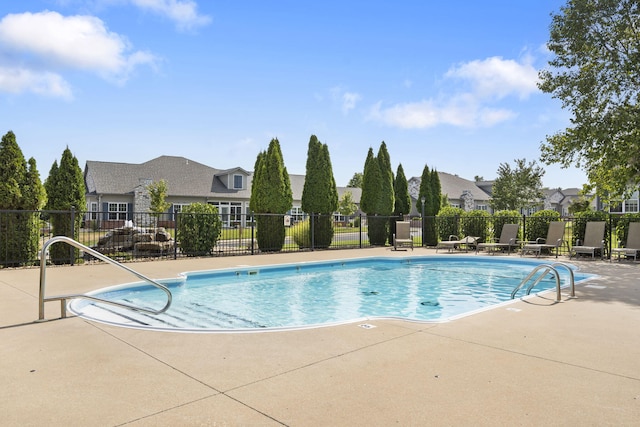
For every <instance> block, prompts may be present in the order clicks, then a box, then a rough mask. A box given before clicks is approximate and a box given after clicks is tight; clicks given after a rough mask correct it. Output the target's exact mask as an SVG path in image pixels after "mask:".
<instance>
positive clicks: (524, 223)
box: [522, 214, 527, 240]
mask: <svg viewBox="0 0 640 427" xmlns="http://www.w3.org/2000/svg"><path fill="white" fill-rule="evenodd" d="M522 239H523V240H527V216H526V215H525V214H522Z"/></svg>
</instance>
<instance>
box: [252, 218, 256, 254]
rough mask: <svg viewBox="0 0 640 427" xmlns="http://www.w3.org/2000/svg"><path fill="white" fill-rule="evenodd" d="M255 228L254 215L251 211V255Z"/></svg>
mask: <svg viewBox="0 0 640 427" xmlns="http://www.w3.org/2000/svg"><path fill="white" fill-rule="evenodd" d="M255 229H256V217H255V215H254V214H253V212H251V255H253V254H254V253H253V245H254V242H255V241H256V239H255Z"/></svg>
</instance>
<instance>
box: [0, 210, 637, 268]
mask: <svg viewBox="0 0 640 427" xmlns="http://www.w3.org/2000/svg"><path fill="white" fill-rule="evenodd" d="M181 215H194V214H181V213H175V214H172V215H168V214H163V215H160V216H154V215H153V214H150V213H126V214H125V215H124V216H120V213H116V214H115V215H114V213H113V212H79V211H74V210H71V211H7V210H3V211H0V267H12V266H28V265H37V264H39V263H40V256H41V254H40V250H39V249H40V248H41V247H42V246H43V244H44V243H45V242H46V241H47V240H48V239H50V238H51V237H53V235H54V233H55V234H57V235H66V236H69V237H72V238H74V239H75V240H77V241H79V242H80V243H82V244H84V245H85V246H88V247H90V248H93V249H95V250H98V251H99V252H101V253H104V254H105V255H108V256H110V257H112V258H114V259H116V260H119V261H127V260H140V259H158V258H160V259H178V258H183V257H188V256H194V252H192V251H190V250H189V248H187V247H185V243H184V242H182V241H181V231H180V227H181ZM218 216H219V220H220V223H221V224H222V229H221V232H220V235H219V236H218V238H217V239H213V240H215V244H213V245H212V246H211V247H208V248H207V250H206V251H204V252H202V251H200V252H198V253H197V255H198V256H229V255H246V254H251V255H253V254H258V253H265V252H298V251H312V250H319V249H354V248H367V247H371V246H372V245H371V243H370V241H369V236H368V227H367V218H366V216H365V215H357V216H346V217H345V216H341V217H335V216H333V215H332V216H330V217H327V216H322V215H305V216H290V215H273V214H269V216H270V217H272V218H273V217H278V219H277V220H276V223H275V224H276V225H277V226H278V227H280V228H282V226H284V239H283V240H282V242H276V244H275V245H270V247H268V248H261V247H260V244H259V240H260V239H259V238H258V225H257V224H262V225H261V227H263V231H264V227H266V225H264V224H274V223H273V222H265V221H262V222H261V221H260V220H259V218H260V217H261V216H266V214H262V215H261V214H248V215H245V214H236V215H234V216H233V218H231V217H230V215H228V214H227V215H224V214H219V215H218ZM379 218H382V217H379ZM385 218H388V219H389V220H390V223H391V225H390V227H391V229H393V223H394V222H395V221H397V220H400V219H401V218H397V217H385ZM604 218H605V220H606V221H607V231H606V236H605V239H606V247H607V248H608V251H607V253H609V254H610V253H611V248H612V247H616V246H617V244H618V241H619V240H624V235H625V232H626V229H625V227H627V226H628V222H629V221H630V220H632V221H633V220H635V221H640V217H638V218H635V219H634V218H632V219H629V218H624V217H621V216H620V215H607V214H605V216H604ZM322 220H324V221H329V222H330V223H331V225H332V229H333V234H332V237H331V238H330V241H328V240H326V238H325V240H323V241H321V240H322V239H319V238H318V237H317V236H315V235H314V230H316V227H315V226H314V224H315V223H316V222H317V221H322ZM407 220H409V221H411V234H412V236H413V239H414V243H415V246H421V245H422V246H430V245H433V244H434V242H433V241H430V240H426V239H425V230H435V232H436V234H437V236H436V237H435V239H436V242H437V241H440V240H448V239H449V238H450V236H458V237H460V238H462V237H464V236H475V237H479V238H480V240H479V241H481V242H485V241H491V240H493V239H497V238H498V237H499V236H500V231H501V229H502V226H503V225H504V224H507V223H515V224H519V225H520V231H519V236H518V239H519V240H521V241H533V240H535V239H536V238H544V237H546V230H547V229H548V224H549V222H551V221H557V220H562V221H564V222H565V224H566V228H565V242H566V244H565V245H563V246H562V248H561V252H560V253H561V254H562V253H564V254H566V253H567V252H568V250H569V248H570V247H571V246H572V245H574V244H575V242H576V239H583V238H584V225H585V223H586V219H585V218H581V217H564V218H562V219H560V218H557V217H548V218H546V217H535V216H529V217H527V216H518V217H513V218H507V217H502V216H497V215H494V216H492V215H488V214H487V215H473V216H471V215H469V216H468V215H463V216H460V217H426V218H425V219H424V221H423V220H422V218H413V219H407ZM56 227H57V228H56ZM60 230H62V232H61V231H60ZM183 233H184V231H183ZM390 233H392V231H391V232H390ZM581 233H582V234H581ZM196 234H197V231H196ZM183 236H184V234H183ZM325 237H326V236H325ZM263 243H264V241H263ZM387 244H388V245H391V244H392V242H391V238H389V240H388V241H387ZM56 246H58V247H61V246H66V245H64V244H63V243H56V244H54V245H52V246H51V247H50V253H47V254H45V257H46V258H47V260H48V262H51V263H54V264H76V263H84V262H90V261H92V260H93V257H90V256H88V255H85V254H84V253H83V252H82V251H78V250H76V249H73V248H71V247H65V248H64V249H58V250H54V248H56Z"/></svg>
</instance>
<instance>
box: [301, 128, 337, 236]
mask: <svg viewBox="0 0 640 427" xmlns="http://www.w3.org/2000/svg"><path fill="white" fill-rule="evenodd" d="M336 209H338V190H337V189H336V181H335V179H334V177H333V168H332V166H331V158H330V156H329V148H328V147H327V145H326V144H322V143H321V142H320V141H318V138H317V137H316V136H315V135H311V138H310V139H309V149H308V151H307V167H306V176H305V180H304V188H303V190H302V210H303V211H304V212H306V213H308V214H311V215H316V214H318V216H314V218H313V221H312V223H313V227H309V233H310V234H311V236H310V241H311V242H313V245H314V247H318V248H327V247H329V245H330V244H331V240H332V239H333V213H334V212H335V211H336Z"/></svg>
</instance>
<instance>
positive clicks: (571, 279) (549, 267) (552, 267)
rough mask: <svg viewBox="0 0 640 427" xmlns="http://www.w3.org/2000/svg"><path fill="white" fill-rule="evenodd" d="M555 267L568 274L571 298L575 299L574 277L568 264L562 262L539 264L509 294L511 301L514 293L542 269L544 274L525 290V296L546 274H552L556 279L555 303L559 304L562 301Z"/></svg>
mask: <svg viewBox="0 0 640 427" xmlns="http://www.w3.org/2000/svg"><path fill="white" fill-rule="evenodd" d="M557 267H564V268H566V269H567V271H568V272H569V286H570V288H571V296H570V297H571V298H575V297H576V285H575V275H574V274H573V269H572V268H571V266H569V265H568V264H565V263H563V262H554V263H553V264H540V265H538V266H536V268H534V269H533V271H531V273H529V275H528V276H527V277H525V278H524V279H522V282H520V284H519V285H518V286H516V287H515V288H514V289H513V291H512V292H511V299H514V298H515V295H516V293H518V291H519V290H520V289H522V287H523V286H524V285H525V284H526V283H527V282H528V281H529V280H531V279H532V278H533V276H534V275H535V274H536V273H537V272H538V271H540V270H543V269H544V272H542V274H540V275H539V276H538V278H537V279H536V280H535V281H534V282H533V283H532V284H531V285H529V287H528V288H527V295H529V294H530V293H531V290H532V289H533V288H534V287H535V286H536V285H537V284H538V283H540V281H541V280H542V279H543V278H544V277H545V276H546V275H547V273H552V274H553V276H554V277H555V279H556V302H560V301H561V300H562V294H561V292H560V273H558V269H557Z"/></svg>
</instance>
